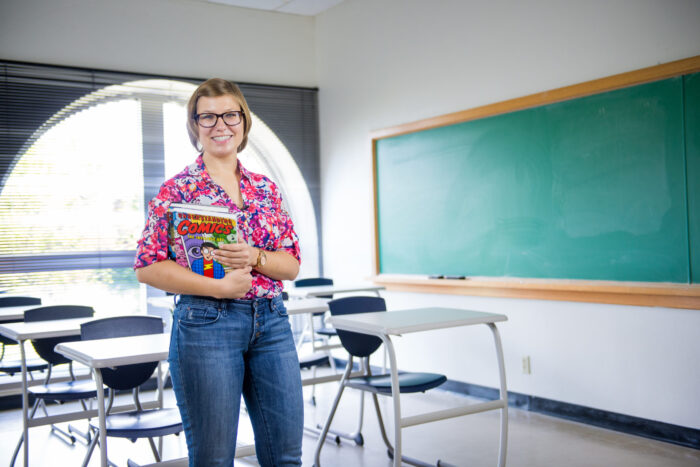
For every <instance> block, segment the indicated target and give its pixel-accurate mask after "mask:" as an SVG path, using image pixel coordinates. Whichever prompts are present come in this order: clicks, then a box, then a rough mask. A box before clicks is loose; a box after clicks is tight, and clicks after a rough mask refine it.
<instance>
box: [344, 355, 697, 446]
mask: <svg viewBox="0 0 700 467" xmlns="http://www.w3.org/2000/svg"><path fill="white" fill-rule="evenodd" d="M336 362H337V363H336V364H337V365H338V367H341V368H342V367H344V366H345V364H346V363H347V360H344V359H338V358H336ZM354 366H357V364H355V365H354ZM358 369H359V366H358ZM372 371H373V372H374V373H375V374H376V373H379V372H381V368H380V367H375V366H374V365H373V366H372ZM440 389H442V390H445V391H450V392H453V393H457V394H464V395H468V396H471V397H477V398H479V399H486V400H495V399H498V397H499V395H498V393H499V391H498V389H497V388H492V387H488V386H481V385H478V384H471V383H463V382H461V381H453V380H447V382H446V383H444V384H443V385H442V386H440ZM508 406H510V407H515V408H518V409H521V410H527V411H530V412H536V413H541V414H544V415H550V416H552V417H558V418H564V419H566V420H571V421H574V422H579V423H585V424H587V425H593V426H597V427H600V428H606V429H609V430H614V431H619V432H621V433H627V434H630V435H636V436H642V437H645V438H650V439H655V440H658V441H664V442H667V443H672V444H677V445H679V446H685V447H689V448H693V449H700V430H698V429H695V428H687V427H683V426H679V425H672V424H670V423H664V422H658V421H655V420H648V419H645V418H639V417H633V416H631V415H624V414H619V413H615V412H608V411H606V410H600V409H594V408H591V407H585V406H583V405H576V404H570V403H568V402H561V401H555V400H552V399H545V398H544V397H537V396H530V395H528V394H521V393H517V392H511V391H508Z"/></svg>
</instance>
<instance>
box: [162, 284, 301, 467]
mask: <svg viewBox="0 0 700 467" xmlns="http://www.w3.org/2000/svg"><path fill="white" fill-rule="evenodd" d="M168 361H169V363H170V372H171V376H172V380H173V389H174V392H175V397H176V398H177V405H178V407H179V409H180V414H181V415H182V422H183V426H184V429H185V436H186V438H187V448H188V451H189V458H190V466H191V467H192V466H195V467H213V466H225V467H231V465H232V464H233V459H234V456H235V452H236V435H237V433H238V414H239V412H240V402H241V394H243V398H244V399H245V403H246V407H247V408H248V415H249V416H250V420H251V423H252V425H253V432H254V434H255V451H256V454H257V457H258V462H259V463H260V465H262V466H286V465H301V442H302V435H303V429H304V407H303V397H302V390H301V373H300V370H299V359H298V357H297V352H296V348H295V346H294V339H293V337H292V331H291V328H290V325H289V317H288V315H287V310H286V309H285V307H284V303H283V302H282V297H281V296H278V297H275V298H274V299H265V298H261V299H257V300H217V299H213V298H206V297H195V296H191V295H184V296H182V297H181V298H180V301H179V302H178V304H177V306H176V307H175V313H174V319H173V329H172V337H171V341H170V356H169V358H168Z"/></svg>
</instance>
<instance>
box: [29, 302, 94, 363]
mask: <svg viewBox="0 0 700 467" xmlns="http://www.w3.org/2000/svg"><path fill="white" fill-rule="evenodd" d="M94 315H95V310H94V309H93V308H92V307H90V306H81V305H55V306H42V307H38V308H32V309H30V310H26V311H25V312H24V321H25V322H27V323H29V322H36V321H49V320H57V319H71V318H90V317H92V316H94ZM78 340H80V336H64V337H47V338H44V339H34V340H32V346H33V347H34V350H35V351H36V353H37V354H38V355H39V356H40V357H41V358H43V359H44V360H46V361H47V362H49V363H50V364H52V365H60V364H62V363H69V362H70V361H71V360H70V359H69V358H66V357H64V356H63V355H61V354H60V353H58V352H55V351H54V350H53V349H54V347H56V346H57V345H58V344H60V343H62V342H72V341H78Z"/></svg>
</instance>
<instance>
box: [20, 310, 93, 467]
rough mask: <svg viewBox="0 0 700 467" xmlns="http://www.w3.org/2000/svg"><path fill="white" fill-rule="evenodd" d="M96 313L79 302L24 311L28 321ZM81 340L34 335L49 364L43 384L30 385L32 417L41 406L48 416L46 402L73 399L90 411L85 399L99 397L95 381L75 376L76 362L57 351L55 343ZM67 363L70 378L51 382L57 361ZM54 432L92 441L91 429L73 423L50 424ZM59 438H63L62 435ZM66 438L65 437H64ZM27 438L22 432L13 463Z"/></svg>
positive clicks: (36, 348)
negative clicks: (32, 401) (66, 427)
mask: <svg viewBox="0 0 700 467" xmlns="http://www.w3.org/2000/svg"><path fill="white" fill-rule="evenodd" d="M94 314H95V310H94V309H93V308H92V307H89V306H80V305H58V306H43V307H38V308H32V309H30V310H27V311H25V312H24V321H25V322H27V323H30V322H37V321H48V320H59V319H73V318H90V317H92V316H93V315H94ZM77 340H80V336H65V337H49V338H45V339H34V340H32V346H33V347H34V350H35V351H36V353H37V355H39V356H40V357H41V358H42V359H43V360H44V361H45V362H46V364H47V365H48V371H47V374H46V379H45V380H44V384H43V385H41V386H32V387H30V388H29V389H28V391H29V397H30V398H33V399H34V404H33V406H32V411H31V413H30V414H29V418H30V419H32V418H34V415H35V414H36V411H37V410H38V409H39V408H41V409H42V410H43V411H44V414H45V415H46V416H48V415H49V414H48V411H47V408H46V402H47V401H49V402H58V403H65V402H71V401H80V403H81V405H82V408H83V410H85V411H87V410H88V407H87V405H86V403H85V401H86V400H88V399H92V398H95V397H97V391H96V390H95V383H94V382H93V381H92V380H90V379H88V380H76V378H75V374H74V373H73V362H72V361H71V360H70V359H68V358H66V357H64V356H63V355H61V354H59V353H57V352H55V351H54V347H56V345H58V344H60V343H62V342H72V341H77ZM64 364H68V371H69V374H70V378H71V379H70V381H66V382H60V383H52V382H51V373H52V371H53V369H54V367H56V366H58V365H64ZM51 433H53V434H58V435H62V436H63V437H65V438H66V439H67V440H68V441H70V443H71V444H74V443H75V441H76V437H75V435H74V433H75V434H78V435H80V436H81V437H83V438H85V439H86V440H87V442H90V439H89V433H83V432H81V431H80V430H77V429H75V428H74V427H73V426H72V425H68V431H64V430H63V429H61V428H59V427H58V426H56V425H53V424H52V425H51ZM59 438H60V439H64V438H62V437H59ZM64 440H65V439H64ZM23 441H24V435H22V436H20V439H19V442H18V443H17V447H16V448H15V451H14V454H13V455H12V461H11V464H10V465H12V464H14V461H15V459H16V457H17V454H18V453H19V449H20V447H21V446H22V442H23Z"/></svg>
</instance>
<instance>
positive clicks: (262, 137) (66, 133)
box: [0, 79, 319, 314]
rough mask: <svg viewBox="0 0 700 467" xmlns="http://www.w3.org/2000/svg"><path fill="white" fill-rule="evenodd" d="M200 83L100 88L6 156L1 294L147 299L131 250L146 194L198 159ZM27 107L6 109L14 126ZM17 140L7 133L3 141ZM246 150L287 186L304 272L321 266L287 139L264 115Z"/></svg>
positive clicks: (139, 304) (248, 158) (115, 303)
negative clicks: (189, 124) (192, 102)
mask: <svg viewBox="0 0 700 467" xmlns="http://www.w3.org/2000/svg"><path fill="white" fill-rule="evenodd" d="M194 87H195V86H194V85H193V84H191V83H188V82H184V81H179V80H172V79H167V80H166V79H141V80H131V81H123V82H122V83H121V84H113V85H108V86H104V87H100V88H99V89H96V90H94V91H92V92H88V93H86V94H84V95H83V96H82V97H80V98H78V99H75V100H73V101H72V102H70V103H69V104H68V105H65V106H63V108H61V109H60V110H59V111H57V112H54V113H53V114H52V115H51V116H50V117H49V118H47V119H46V120H45V121H44V123H43V124H41V125H40V126H39V128H36V129H35V130H34V131H33V132H32V133H31V135H30V136H29V137H28V138H25V139H24V140H23V141H24V143H23V145H22V147H21V148H19V150H18V151H16V152H15V154H17V155H18V156H14V157H13V158H12V159H11V160H10V162H9V163H8V162H7V161H8V157H7V156H4V157H5V166H9V167H8V170H6V171H5V172H4V174H3V176H2V186H1V189H2V191H1V192H0V237H1V238H2V239H3V241H2V242H0V291H10V292H18V293H31V294H36V295H42V296H44V297H51V298H53V299H54V300H55V301H61V302H72V303H87V304H90V305H93V306H95V308H96V309H97V310H98V312H100V313H101V314H117V313H124V312H132V311H135V310H136V309H143V308H144V305H145V296H146V294H145V290H144V287H142V286H140V285H139V284H138V283H137V282H136V280H135V277H134V274H133V272H132V269H131V264H132V263H133V254H134V251H135V247H136V241H137V239H138V237H139V236H140V233H141V230H142V228H143V220H144V206H145V203H147V201H148V200H149V199H150V197H152V195H153V194H154V192H155V190H157V187H158V186H160V184H161V183H162V182H163V180H164V179H165V178H166V177H170V176H172V175H173V174H174V173H176V172H178V171H180V170H181V169H182V168H183V167H184V166H185V165H187V164H190V163H191V162H192V161H193V160H194V158H195V157H196V152H195V150H194V148H193V147H192V145H191V144H190V142H189V139H188V138H187V132H186V127H185V110H184V109H185V105H186V102H187V99H189V96H190V95H191V93H192V91H193V90H194ZM93 89H94V87H93ZM3 91H7V92H9V91H10V90H5V89H0V98H3V99H4V95H3ZM244 92H245V91H244ZM4 103H5V102H4V101H3V104H4ZM3 107H5V106H3ZM10 107H11V105H8V106H7V108H10ZM18 108H20V109H22V106H21V105H20V106H18ZM253 110H255V108H254V107H253ZM24 111H27V112H31V111H32V108H29V109H24ZM17 115H19V114H18V113H17V112H14V113H11V112H9V111H8V112H7V115H3V116H5V117H6V118H5V120H6V121H7V120H8V119H9V120H10V126H11V125H12V124H13V123H14V122H13V121H12V119H13V118H19V117H16V116H17ZM20 123H21V122H20ZM0 125H2V124H0ZM7 146H8V144H5V142H3V141H2V140H0V150H3V149H4V148H5V147H7ZM13 149H14V148H13ZM2 152H3V153H7V152H9V151H4V150H3V151H2ZM240 157H241V160H242V161H243V163H244V164H245V165H246V167H247V168H249V169H250V170H252V171H254V172H259V173H263V174H265V175H267V176H269V177H270V178H271V179H273V180H274V181H275V182H277V184H278V185H279V187H280V190H281V191H282V194H283V197H284V199H285V201H286V203H287V208H288V210H289V212H290V215H291V216H292V219H293V220H294V222H295V227H296V230H297V233H298V234H299V237H300V241H301V247H302V254H303V261H302V271H306V272H304V273H305V274H306V275H315V274H317V273H318V268H319V254H318V237H317V223H316V216H315V213H314V207H313V204H312V201H311V195H310V192H309V189H308V187H307V184H306V182H305V180H304V178H303V177H302V174H301V171H300V169H299V167H298V166H297V164H296V162H295V160H294V158H293V157H292V155H291V154H290V152H289V151H288V150H287V148H286V146H285V145H284V144H283V143H282V142H281V141H280V139H279V138H278V137H277V136H276V135H275V133H274V132H273V131H272V130H271V129H270V128H269V127H268V125H266V124H265V122H263V121H262V120H261V119H260V118H259V117H257V116H256V115H254V116H253V125H252V130H251V133H250V135H249V144H248V147H247V148H246V150H245V151H244V152H243V153H242V154H241V155H240ZM2 158H3V155H2V154H0V162H3V160H2ZM54 300H52V301H54Z"/></svg>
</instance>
